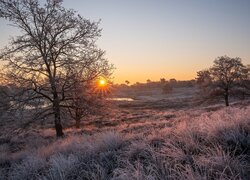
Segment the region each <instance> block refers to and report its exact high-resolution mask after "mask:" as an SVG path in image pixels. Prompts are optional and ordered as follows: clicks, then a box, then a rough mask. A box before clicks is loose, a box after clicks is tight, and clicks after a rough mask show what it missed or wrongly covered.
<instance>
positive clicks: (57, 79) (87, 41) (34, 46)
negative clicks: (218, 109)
mask: <svg viewBox="0 0 250 180" xmlns="http://www.w3.org/2000/svg"><path fill="white" fill-rule="evenodd" d="M0 17H2V18H5V19H7V20H9V21H10V22H11V23H12V25H13V26H15V27H17V28H18V29H19V30H20V31H21V35H20V36H17V37H16V38H13V39H12V41H11V42H10V45H9V46H8V47H6V48H5V49H4V50H3V52H2V53H1V60H2V61H6V62H7V65H6V66H5V69H6V72H5V74H6V75H8V77H9V78H10V79H14V80H15V81H14V82H15V84H16V85H17V86H19V87H22V88H23V89H24V90H25V91H26V92H31V93H30V94H32V98H31V99H36V98H37V99H43V100H44V101H46V102H47V103H48V104H51V107H52V110H51V112H52V114H53V115H54V123H55V129H56V134H57V136H62V135H63V129H62V124H61V110H62V108H61V106H62V104H63V102H64V101H66V100H67V97H66V94H67V93H66V92H69V91H71V89H72V83H71V80H70V78H71V76H70V73H71V71H72V69H74V67H76V66H78V67H81V68H80V69H82V71H83V72H82V73H83V74H84V72H85V71H87V72H89V70H92V71H91V76H88V74H85V77H87V78H88V77H89V80H92V79H93V78H94V77H97V76H98V75H101V74H102V73H103V70H106V71H109V70H110V69H111V66H110V65H109V63H108V61H107V60H106V59H104V58H103V55H104V52H103V51H102V50H100V49H98V48H97V47H96V43H95V42H96V40H97V38H98V37H99V36H100V33H101V30H100V29H99V28H98V24H99V23H98V22H91V21H90V20H87V19H84V18H83V17H82V16H80V15H78V14H76V12H75V11H74V10H67V9H65V8H64V7H62V1H61V0H46V2H45V4H44V5H40V4H39V1H38V0H11V1H9V0H0ZM98 67H99V68H101V69H102V70H100V69H98Z"/></svg>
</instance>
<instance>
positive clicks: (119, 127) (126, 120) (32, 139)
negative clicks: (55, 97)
mask: <svg viewBox="0 0 250 180" xmlns="http://www.w3.org/2000/svg"><path fill="white" fill-rule="evenodd" d="M111 117H112V119H110V120H109V119H108V117H103V118H104V119H103V121H104V122H106V124H105V123H104V124H102V126H100V125H98V123H97V122H98V121H101V119H99V120H98V121H97V122H95V121H89V122H86V123H85V125H86V126H84V128H83V129H81V130H78V131H76V130H75V129H73V128H69V129H67V130H66V137H64V138H63V139H56V138H54V131H53V130H52V129H44V130H36V129H33V130H27V131H23V130H18V131H15V132H12V133H9V134H4V133H2V135H1V137H0V142H1V144H0V154H1V155H0V179H44V180H45V179H51V180H52V179H53V180H57V179H137V180H138V179H141V180H144V179H150V180H151V179H250V171H249V169H250V150H249V149H250V118H249V117H250V106H244V107H230V108H218V110H213V111H207V110H206V109H203V108H200V109H196V110H195V109H192V110H191V109H186V110H185V109H182V110H176V111H175V110H168V111H159V110H140V111H138V110H131V109H130V110H126V109H122V110H119V109H118V110H115V112H113V114H112V115H111ZM91 122H92V123H91ZM90 127H91V128H90ZM87 129H88V130H87ZM87 134H90V135H87Z"/></svg>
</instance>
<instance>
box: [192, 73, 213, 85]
mask: <svg viewBox="0 0 250 180" xmlns="http://www.w3.org/2000/svg"><path fill="white" fill-rule="evenodd" d="M196 81H197V84H198V85H199V86H205V87H206V86H208V85H210V84H211V83H212V77H211V72H210V71H209V70H202V71H198V72H197V78H196Z"/></svg>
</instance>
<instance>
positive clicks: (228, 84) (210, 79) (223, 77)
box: [197, 56, 248, 106]
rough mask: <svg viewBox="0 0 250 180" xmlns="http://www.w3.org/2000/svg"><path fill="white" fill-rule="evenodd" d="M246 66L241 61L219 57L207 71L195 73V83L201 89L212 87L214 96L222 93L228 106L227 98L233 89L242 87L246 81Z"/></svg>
mask: <svg viewBox="0 0 250 180" xmlns="http://www.w3.org/2000/svg"><path fill="white" fill-rule="evenodd" d="M247 73H248V71H247V70H246V66H244V65H243V64H242V62H241V59H240V58H238V57H236V58H230V57H228V56H221V57H218V58H217V59H215V60H214V64H213V66H212V67H211V68H210V69H209V70H205V71H199V72H198V73H197V76H198V77H197V83H198V84H200V85H202V86H203V87H210V88H211V87H212V89H215V90H216V91H213V93H214V94H217V95H218V93H219V94H220V93H222V94H223V96H224V99H225V105H226V106H229V96H230V95H231V94H232V92H233V90H234V88H238V87H241V86H242V83H243V82H244V80H246V79H247Z"/></svg>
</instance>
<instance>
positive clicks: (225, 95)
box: [224, 88, 229, 106]
mask: <svg viewBox="0 0 250 180" xmlns="http://www.w3.org/2000/svg"><path fill="white" fill-rule="evenodd" d="M224 97H225V104H226V106H229V102H228V88H226V89H225V94H224Z"/></svg>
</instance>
